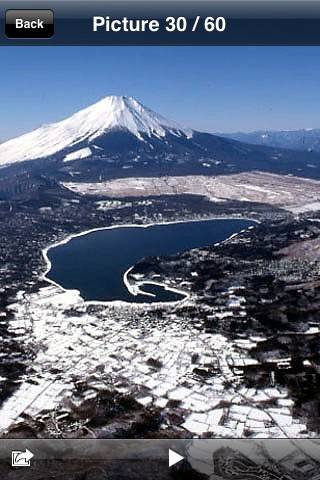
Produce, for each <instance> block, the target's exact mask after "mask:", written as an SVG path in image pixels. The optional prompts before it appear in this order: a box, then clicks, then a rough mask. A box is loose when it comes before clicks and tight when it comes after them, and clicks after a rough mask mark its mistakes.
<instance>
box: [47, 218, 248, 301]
mask: <svg viewBox="0 0 320 480" xmlns="http://www.w3.org/2000/svg"><path fill="white" fill-rule="evenodd" d="M250 225H254V223H253V222H251V221H249V220H234V219H232V220H229V219H228V220H209V221H197V222H184V223H173V224H169V225H152V226H150V227H147V228H142V227H117V228H113V229H105V230H100V231H96V232H91V233H88V234H86V235H83V236H80V237H75V238H72V239H71V240H70V241H69V242H68V243H65V244H63V245H58V246H56V247H53V248H51V249H50V250H49V251H48V257H49V259H50V261H51V265H52V266H51V270H50V272H49V273H48V274H47V277H48V278H50V279H51V280H54V281H55V282H57V283H58V284H59V285H61V286H63V287H64V288H66V289H77V290H79V291H80V293H81V295H82V297H83V298H84V299H86V300H100V301H110V300H123V301H127V302H139V303H141V302H155V301H167V302H168V301H175V300H179V299H181V298H183V296H181V295H180V294H178V293H175V292H172V291H168V290H165V289H164V288H163V287H161V286H158V285H151V284H148V285H144V287H143V289H144V291H146V292H149V293H152V294H154V295H155V296H154V297H150V296H146V295H137V296H134V295H132V294H131V293H130V292H129V291H128V290H127V288H126V286H125V284H124V282H123V275H124V273H125V272H126V271H127V270H128V269H129V268H130V267H131V266H133V265H134V264H135V263H136V262H137V261H139V260H141V259H142V258H144V257H150V256H159V255H172V254H175V253H178V252H183V251H185V250H189V249H191V248H199V247H205V246H209V245H213V244H214V243H216V242H220V241H222V240H225V239H226V238H228V237H229V236H230V235H232V234H233V233H237V232H239V231H240V230H242V229H245V228H248V227H249V226H250Z"/></svg>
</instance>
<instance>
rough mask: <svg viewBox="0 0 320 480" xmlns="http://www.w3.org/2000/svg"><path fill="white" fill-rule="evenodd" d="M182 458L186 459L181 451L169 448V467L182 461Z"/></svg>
mask: <svg viewBox="0 0 320 480" xmlns="http://www.w3.org/2000/svg"><path fill="white" fill-rule="evenodd" d="M181 460H184V457H183V456H182V455H179V453H177V452H175V451H174V450H171V448H169V467H173V465H175V464H176V463H179V462H181Z"/></svg>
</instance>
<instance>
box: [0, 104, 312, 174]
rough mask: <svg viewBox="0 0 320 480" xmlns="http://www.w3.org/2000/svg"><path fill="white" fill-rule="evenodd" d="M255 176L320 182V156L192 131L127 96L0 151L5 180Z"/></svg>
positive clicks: (2, 146) (0, 147)
mask: <svg viewBox="0 0 320 480" xmlns="http://www.w3.org/2000/svg"><path fill="white" fill-rule="evenodd" d="M308 165H312V168H311V167H308ZM255 169H256V170H262V171H269V172H276V173H283V174H294V175H301V176H311V177H314V178H320V154H318V153H314V152H302V151H294V150H285V149H281V148H271V147H267V146H260V145H251V144H248V143H244V142H239V141H236V140H234V139H227V138H222V137H220V136H217V135H213V134H210V133H202V132H199V131H196V130H192V129H189V128H185V127H183V126H180V125H178V124H177V123H175V122H173V121H170V120H168V119H167V118H165V117H163V116H162V115H160V114H158V113H155V112H154V111H152V110H151V109H149V108H148V107H146V106H144V105H142V104H141V103H139V102H138V101H137V100H135V99H134V98H132V97H125V96H108V97H105V98H103V99H102V100H100V101H98V102H97V103H95V104H93V105H91V106H89V107H87V108H85V109H83V110H80V111H79V112H77V113H75V114H74V115H72V116H71V117H69V118H67V119H64V120H62V121H59V122H57V123H52V124H49V125H43V126H41V127H40V128H38V129H36V130H34V131H32V132H30V133H26V134H24V135H21V136H19V137H17V138H13V139H11V140H9V141H6V142H4V143H2V144H0V176H3V175H4V174H5V175H7V174H8V173H9V172H11V171H13V172H15V173H16V172H17V171H18V172H20V171H23V172H29V173H37V174H39V173H40V174H41V175H46V176H49V177H51V178H57V179H68V178H70V176H72V177H75V176H77V179H78V180H79V181H84V180H91V181H98V180H102V179H106V178H115V177H124V176H137V175H141V176H149V175H186V174H200V173H201V174H206V175H217V174H222V173H234V172H240V171H248V170H255Z"/></svg>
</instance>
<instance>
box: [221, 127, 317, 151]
mask: <svg viewBox="0 0 320 480" xmlns="http://www.w3.org/2000/svg"><path fill="white" fill-rule="evenodd" d="M222 136H223V137H225V138H233V139H234V140H239V141H240V142H247V143H252V144H254V145H266V146H269V147H278V148H291V149H293V150H306V151H309V152H311V151H313V152H320V129H318V128H315V129H313V128H306V129H303V130H279V131H276V130H269V131H268V130H265V131H261V130H260V131H256V132H250V133H242V132H237V133H227V134H222Z"/></svg>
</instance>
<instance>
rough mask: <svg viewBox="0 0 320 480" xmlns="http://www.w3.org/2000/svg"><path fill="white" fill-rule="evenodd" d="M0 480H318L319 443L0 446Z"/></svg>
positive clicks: (137, 442)
mask: <svg viewBox="0 0 320 480" xmlns="http://www.w3.org/2000/svg"><path fill="white" fill-rule="evenodd" d="M0 478H1V479H9V480H11V479H14V480H15V479H17V480H18V479H23V480H29V479H30V480H31V479H32V480H44V479H52V480H53V479H61V480H67V479H68V480H100V479H101V480H102V479H109V480H119V479H126V480H131V479H133V480H135V479H143V480H149V479H150V480H151V479H152V480H157V479H159V480H160V479H161V480H162V479H176V480H179V479H181V480H182V479H183V480H188V479H190V480H191V479H211V480H212V479H214V480H219V479H221V480H223V479H234V480H247V479H250V480H261V479H262V478H263V479H264V480H276V479H279V480H280V479H281V480H298V479H301V478H308V480H318V479H319V478H320V440H287V439H286V440H260V439H259V440H231V439H220V440H1V441H0Z"/></svg>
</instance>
